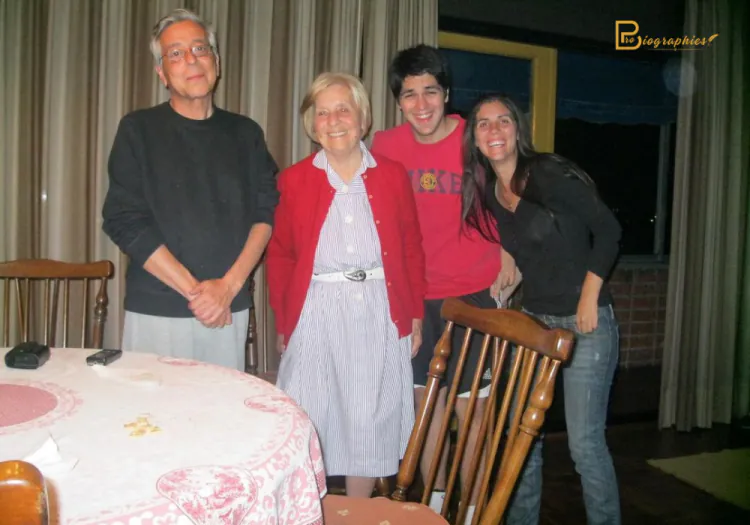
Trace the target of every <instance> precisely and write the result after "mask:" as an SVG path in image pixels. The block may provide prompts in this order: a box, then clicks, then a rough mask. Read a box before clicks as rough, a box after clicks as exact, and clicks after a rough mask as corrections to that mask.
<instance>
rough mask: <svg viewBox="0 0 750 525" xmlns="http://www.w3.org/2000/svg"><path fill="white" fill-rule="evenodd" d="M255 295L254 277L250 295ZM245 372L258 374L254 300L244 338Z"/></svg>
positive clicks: (251, 280)
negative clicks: (245, 337)
mask: <svg viewBox="0 0 750 525" xmlns="http://www.w3.org/2000/svg"><path fill="white" fill-rule="evenodd" d="M254 296H255V279H254V278H253V279H250V297H254ZM245 373H246V374H251V375H254V376H257V375H258V325H257V318H256V316H255V301H253V306H251V307H250V312H249V318H248V323H247V339H246V340H245Z"/></svg>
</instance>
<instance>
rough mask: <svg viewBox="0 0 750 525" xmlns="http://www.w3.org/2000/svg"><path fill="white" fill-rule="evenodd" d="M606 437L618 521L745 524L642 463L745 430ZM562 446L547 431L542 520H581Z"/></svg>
mask: <svg viewBox="0 0 750 525" xmlns="http://www.w3.org/2000/svg"><path fill="white" fill-rule="evenodd" d="M608 442H609V445H610V449H611V450H612V454H613V457H614V461H615V467H616V469H617V475H618V480H619V483H620V497H621V505H622V517H623V524H625V525H630V524H632V525H651V524H660V525H661V524H666V525H688V524H691V525H734V524H738V525H739V524H742V525H747V524H750V511H745V510H742V509H740V508H737V507H735V506H733V505H731V504H729V503H725V502H723V501H720V500H718V499H716V498H714V497H712V496H710V495H709V494H706V493H704V492H702V491H700V490H698V489H696V488H694V487H692V486H690V485H687V484H686V483H683V482H681V481H680V480H678V479H676V478H674V477H672V476H670V475H668V474H665V473H663V472H661V471H660V470H658V469H655V468H653V467H651V466H649V465H648V463H646V460H647V459H651V458H667V457H677V456H684V455H689V454H698V453H700V452H715V451H719V450H722V449H724V448H736V447H743V446H744V447H748V446H750V431H747V430H745V431H742V430H739V429H730V428H729V427H728V426H726V425H721V426H717V427H716V428H714V429H712V430H703V431H695V432H691V433H679V432H675V431H673V430H663V431H660V430H658V429H657V428H656V423H654V422H649V423H632V424H624V425H618V426H615V427H612V428H611V429H610V430H609V433H608ZM567 446H568V445H567V440H566V435H565V434H564V433H555V434H550V435H548V436H547V440H546V442H545V452H544V458H545V468H544V492H543V496H542V518H541V523H542V524H543V525H585V523H586V514H585V511H584V508H583V499H582V495H581V485H580V482H579V478H578V474H576V472H575V469H574V467H573V463H572V461H571V460H570V456H569V454H568V448H567ZM749 475H750V473H749ZM342 485H343V483H342V480H341V479H340V478H334V479H331V480H330V488H331V491H332V492H339V490H340V489H341V488H343V487H342Z"/></svg>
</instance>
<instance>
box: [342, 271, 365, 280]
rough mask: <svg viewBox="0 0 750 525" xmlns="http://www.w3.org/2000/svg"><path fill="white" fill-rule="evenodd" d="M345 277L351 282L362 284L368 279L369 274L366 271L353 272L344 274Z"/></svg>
mask: <svg viewBox="0 0 750 525" xmlns="http://www.w3.org/2000/svg"><path fill="white" fill-rule="evenodd" d="M344 277H346V278H347V279H349V280H350V281H355V282H362V281H364V280H365V279H366V278H367V272H365V271H364V270H351V271H348V272H344Z"/></svg>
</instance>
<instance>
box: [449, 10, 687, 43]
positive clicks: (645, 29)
mask: <svg viewBox="0 0 750 525" xmlns="http://www.w3.org/2000/svg"><path fill="white" fill-rule="evenodd" d="M438 6H439V7H438V11H439V14H440V16H441V17H451V18H458V19H463V20H472V21H475V22H483V23H486V24H495V25H499V26H506V27H514V28H519V29H526V30H530V31H539V32H543V33H553V34H557V35H564V36H570V37H577V38H581V39H588V40H596V41H599V42H608V43H609V42H613V41H614V32H615V20H636V21H637V22H638V23H639V25H640V28H641V32H642V33H649V34H652V35H655V34H657V33H658V34H660V35H677V34H679V33H681V32H682V16H683V11H684V0H660V1H659V2H654V1H653V0H629V1H628V2H615V1H612V0H610V1H606V0H439V3H438Z"/></svg>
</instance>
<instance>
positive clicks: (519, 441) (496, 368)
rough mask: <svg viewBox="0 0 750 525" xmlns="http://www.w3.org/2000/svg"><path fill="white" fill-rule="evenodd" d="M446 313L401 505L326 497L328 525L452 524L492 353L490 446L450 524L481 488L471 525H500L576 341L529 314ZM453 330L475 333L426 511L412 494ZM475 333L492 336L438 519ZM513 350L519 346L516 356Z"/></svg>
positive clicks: (452, 307) (482, 435) (399, 483)
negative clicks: (444, 466) (441, 477)
mask: <svg viewBox="0 0 750 525" xmlns="http://www.w3.org/2000/svg"><path fill="white" fill-rule="evenodd" d="M441 313H442V316H443V318H444V319H445V320H446V321H447V325H446V328H445V331H444V332H443V335H442V337H441V338H440V341H439V342H438V344H437V346H436V348H435V355H434V357H433V359H432V361H431V363H430V372H429V378H428V381H427V386H426V392H425V396H424V399H423V401H422V406H421V407H420V409H419V411H418V413H417V419H416V424H415V426H414V430H413V432H412V435H411V438H410V440H409V445H408V448H407V450H406V454H405V457H404V459H403V461H402V463H401V468H400V469H399V472H398V476H397V478H396V490H395V492H394V493H393V495H392V497H393V500H395V501H392V500H388V499H384V498H374V499H358V498H346V497H343V496H326V498H325V499H324V500H323V509H324V513H325V519H326V524H328V525H340V524H341V525H343V524H349V523H358V524H360V523H361V524H369V523H374V524H379V523H381V522H383V521H388V522H389V523H390V525H397V524H401V523H403V524H404V525H407V524H411V523H424V524H431V523H435V524H438V523H440V524H444V523H447V520H446V517H447V516H449V510H451V506H450V503H451V498H452V495H453V492H454V491H455V489H456V485H457V483H458V478H459V470H460V466H461V460H462V458H463V456H464V451H465V450H466V445H467V442H468V434H469V425H470V423H471V419H472V417H471V415H472V413H473V412H474V409H475V407H476V400H477V398H478V391H479V388H480V384H481V380H482V375H483V374H482V372H483V370H484V368H485V366H484V363H486V362H487V358H488V355H489V354H490V351H491V365H492V379H491V387H490V394H489V397H488V399H487V401H486V403H487V405H486V409H485V411H484V417H483V419H482V422H481V427H480V430H479V435H478V437H477V443H478V444H484V445H486V446H485V447H482V446H476V447H475V454H474V456H473V457H472V458H469V459H470V461H471V463H470V467H471V468H470V472H471V473H472V475H473V479H469V480H466V486H465V487H463V489H464V490H462V491H461V492H462V495H461V496H460V502H459V505H458V512H457V513H452V514H451V522H452V523H460V524H463V523H464V518H465V513H466V506H467V503H468V498H469V495H470V494H471V493H472V490H473V488H474V486H475V484H476V483H479V484H480V485H479V487H480V491H479V498H478V502H477V506H476V511H475V513H474V518H473V520H472V524H476V523H480V524H481V525H496V524H498V523H500V521H501V519H502V517H503V515H504V513H505V510H506V507H507V504H508V500H509V498H510V495H511V492H512V491H513V488H514V486H515V484H516V480H517V478H518V476H519V473H520V471H521V468H522V466H523V464H524V461H525V459H526V456H527V455H528V452H529V449H530V447H531V444H532V442H533V440H534V438H535V437H537V436H538V435H539V431H540V428H541V427H542V424H543V422H544V416H545V412H546V410H547V409H548V408H549V407H550V405H551V404H552V398H553V394H554V387H555V380H556V378H557V373H558V371H559V369H560V366H561V365H562V364H563V363H565V362H566V361H567V360H568V359H569V357H570V354H571V351H572V347H573V343H574V334H573V333H572V332H570V331H568V330H562V329H550V328H548V327H547V326H545V325H543V324H542V323H540V322H538V321H537V320H536V319H534V318H533V317H531V316H529V315H527V314H525V313H522V312H518V311H513V310H494V309H492V310H490V309H480V308H476V307H474V306H470V305H468V304H466V303H465V302H463V301H461V300H459V299H447V300H446V301H445V302H444V303H443V308H442V312H441ZM454 324H458V325H461V326H465V327H467V328H468V330H467V334H466V336H465V338H464V340H463V344H462V345H461V349H460V354H459V364H458V366H457V373H456V378H455V380H454V382H453V384H452V385H450V389H449V392H448V397H447V401H446V404H447V407H446V411H445V417H444V418H443V421H442V422H441V432H440V438H439V439H438V445H437V451H436V453H435V460H433V462H432V464H431V468H430V473H429V475H428V477H427V479H426V480H425V482H424V485H425V489H424V492H423V494H422V496H421V504H414V503H406V498H407V492H408V490H409V489H410V488H411V485H412V483H413V482H414V478H415V473H416V470H417V468H418V465H419V458H420V455H421V453H422V449H423V447H424V443H425V439H426V436H427V430H428V428H429V426H430V422H431V420H432V414H433V411H434V407H435V402H436V399H437V396H438V391H439V389H440V381H441V379H442V378H443V377H444V374H445V370H446V369H447V359H448V358H449V357H450V355H451V343H450V341H451V335H452V330H453V326H454ZM473 331H477V332H482V333H483V334H486V335H485V336H484V339H483V346H482V350H481V354H480V357H479V366H478V367H477V370H475V371H470V372H471V373H473V383H472V389H471V394H470V397H469V401H468V408H467V417H466V422H465V424H464V426H463V428H460V429H459V431H458V439H457V444H456V446H455V450H454V451H453V453H452V456H453V457H452V460H451V461H449V465H448V467H449V468H448V475H447V487H446V496H445V502H446V503H445V504H444V505H443V509H442V512H441V515H440V516H439V515H438V514H436V513H435V512H433V511H432V510H431V509H429V508H428V507H427V506H426V504H427V503H428V502H429V497H430V493H431V491H432V488H433V486H434V481H435V477H436V474H437V468H438V462H437V458H440V457H441V453H440V451H441V450H442V449H443V447H444V446H445V442H446V440H447V435H448V433H449V430H450V424H451V418H452V412H453V407H454V405H455V402H456V397H457V394H458V387H459V381H460V378H461V376H462V371H463V368H464V363H465V362H466V356H467V354H468V351H469V348H470V345H469V343H470V337H471V334H472V332H473ZM478 336H480V334H478ZM490 343H492V344H490ZM511 345H512V346H511ZM513 346H515V352H514V351H513ZM540 357H541V359H540ZM506 365H507V366H506ZM501 383H504V385H501ZM532 383H534V387H533V392H531V395H529V392H530V391H531V390H532ZM498 400H499V401H500V404H499V406H498V405H497V402H498ZM501 445H502V446H501ZM483 448H485V449H486V452H487V453H486V454H485V456H484V458H482V449H483ZM480 461H482V462H483V465H484V469H483V471H484V474H483V476H482V478H481V479H477V473H478V472H479V471H481V469H480V468H479V467H480ZM490 485H494V489H493V490H492V491H490V488H489V487H490Z"/></svg>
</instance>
